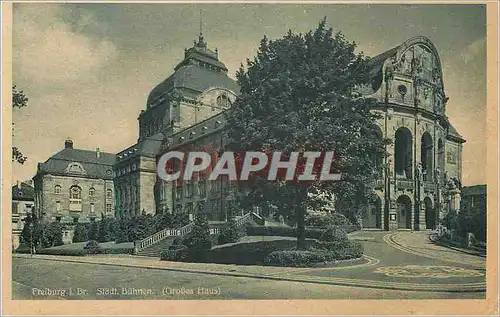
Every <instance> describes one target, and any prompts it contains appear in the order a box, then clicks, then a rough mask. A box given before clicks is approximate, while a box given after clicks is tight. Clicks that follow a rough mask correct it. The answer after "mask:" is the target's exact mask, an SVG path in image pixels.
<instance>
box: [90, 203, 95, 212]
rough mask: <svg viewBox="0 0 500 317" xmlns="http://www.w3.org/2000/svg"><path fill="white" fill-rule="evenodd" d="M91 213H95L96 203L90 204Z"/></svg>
mask: <svg viewBox="0 0 500 317" xmlns="http://www.w3.org/2000/svg"><path fill="white" fill-rule="evenodd" d="M90 213H91V214H93V213H95V205H94V203H91V204H90Z"/></svg>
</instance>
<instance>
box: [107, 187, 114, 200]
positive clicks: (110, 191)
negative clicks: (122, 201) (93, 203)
mask: <svg viewBox="0 0 500 317" xmlns="http://www.w3.org/2000/svg"><path fill="white" fill-rule="evenodd" d="M106 198H108V199H111V198H113V191H112V190H111V189H107V190H106Z"/></svg>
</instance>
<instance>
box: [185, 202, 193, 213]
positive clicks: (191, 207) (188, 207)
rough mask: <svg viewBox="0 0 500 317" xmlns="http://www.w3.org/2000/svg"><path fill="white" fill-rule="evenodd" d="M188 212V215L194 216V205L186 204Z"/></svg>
mask: <svg viewBox="0 0 500 317" xmlns="http://www.w3.org/2000/svg"><path fill="white" fill-rule="evenodd" d="M186 212H187V213H188V214H192V213H193V203H187V204H186Z"/></svg>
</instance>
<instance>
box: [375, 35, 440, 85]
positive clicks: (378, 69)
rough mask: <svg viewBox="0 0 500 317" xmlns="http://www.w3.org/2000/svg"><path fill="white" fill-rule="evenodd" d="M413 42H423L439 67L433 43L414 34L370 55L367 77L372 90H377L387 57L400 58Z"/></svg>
mask: <svg viewBox="0 0 500 317" xmlns="http://www.w3.org/2000/svg"><path fill="white" fill-rule="evenodd" d="M415 44H423V45H425V46H427V47H428V48H429V49H430V50H431V51H432V53H433V54H434V55H435V56H436V58H437V62H438V65H439V68H441V62H440V60H439V54H438V53H437V49H436V47H435V46H434V44H433V43H432V42H431V41H430V40H429V39H428V38H427V37H425V36H415V37H412V38H410V39H408V40H406V41H404V42H403V43H401V44H400V45H398V46H396V47H393V48H391V49H390V50H388V51H385V52H383V53H381V54H379V55H377V56H375V57H372V58H371V59H370V60H369V61H368V67H369V70H368V75H369V78H370V79H371V80H372V86H373V89H374V90H377V89H378V88H379V87H380V85H381V83H382V82H381V80H382V76H381V74H382V69H383V66H384V62H385V61H386V60H388V59H389V58H393V57H396V58H397V59H399V58H400V56H401V54H403V53H404V52H405V51H406V50H407V49H408V48H409V47H411V46H413V45H415ZM441 84H442V78H441Z"/></svg>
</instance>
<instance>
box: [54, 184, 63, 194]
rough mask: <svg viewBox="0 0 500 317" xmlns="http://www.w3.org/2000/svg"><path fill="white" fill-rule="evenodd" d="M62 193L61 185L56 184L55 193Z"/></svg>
mask: <svg viewBox="0 0 500 317" xmlns="http://www.w3.org/2000/svg"><path fill="white" fill-rule="evenodd" d="M60 193H61V186H59V185H56V186H54V194H60Z"/></svg>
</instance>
